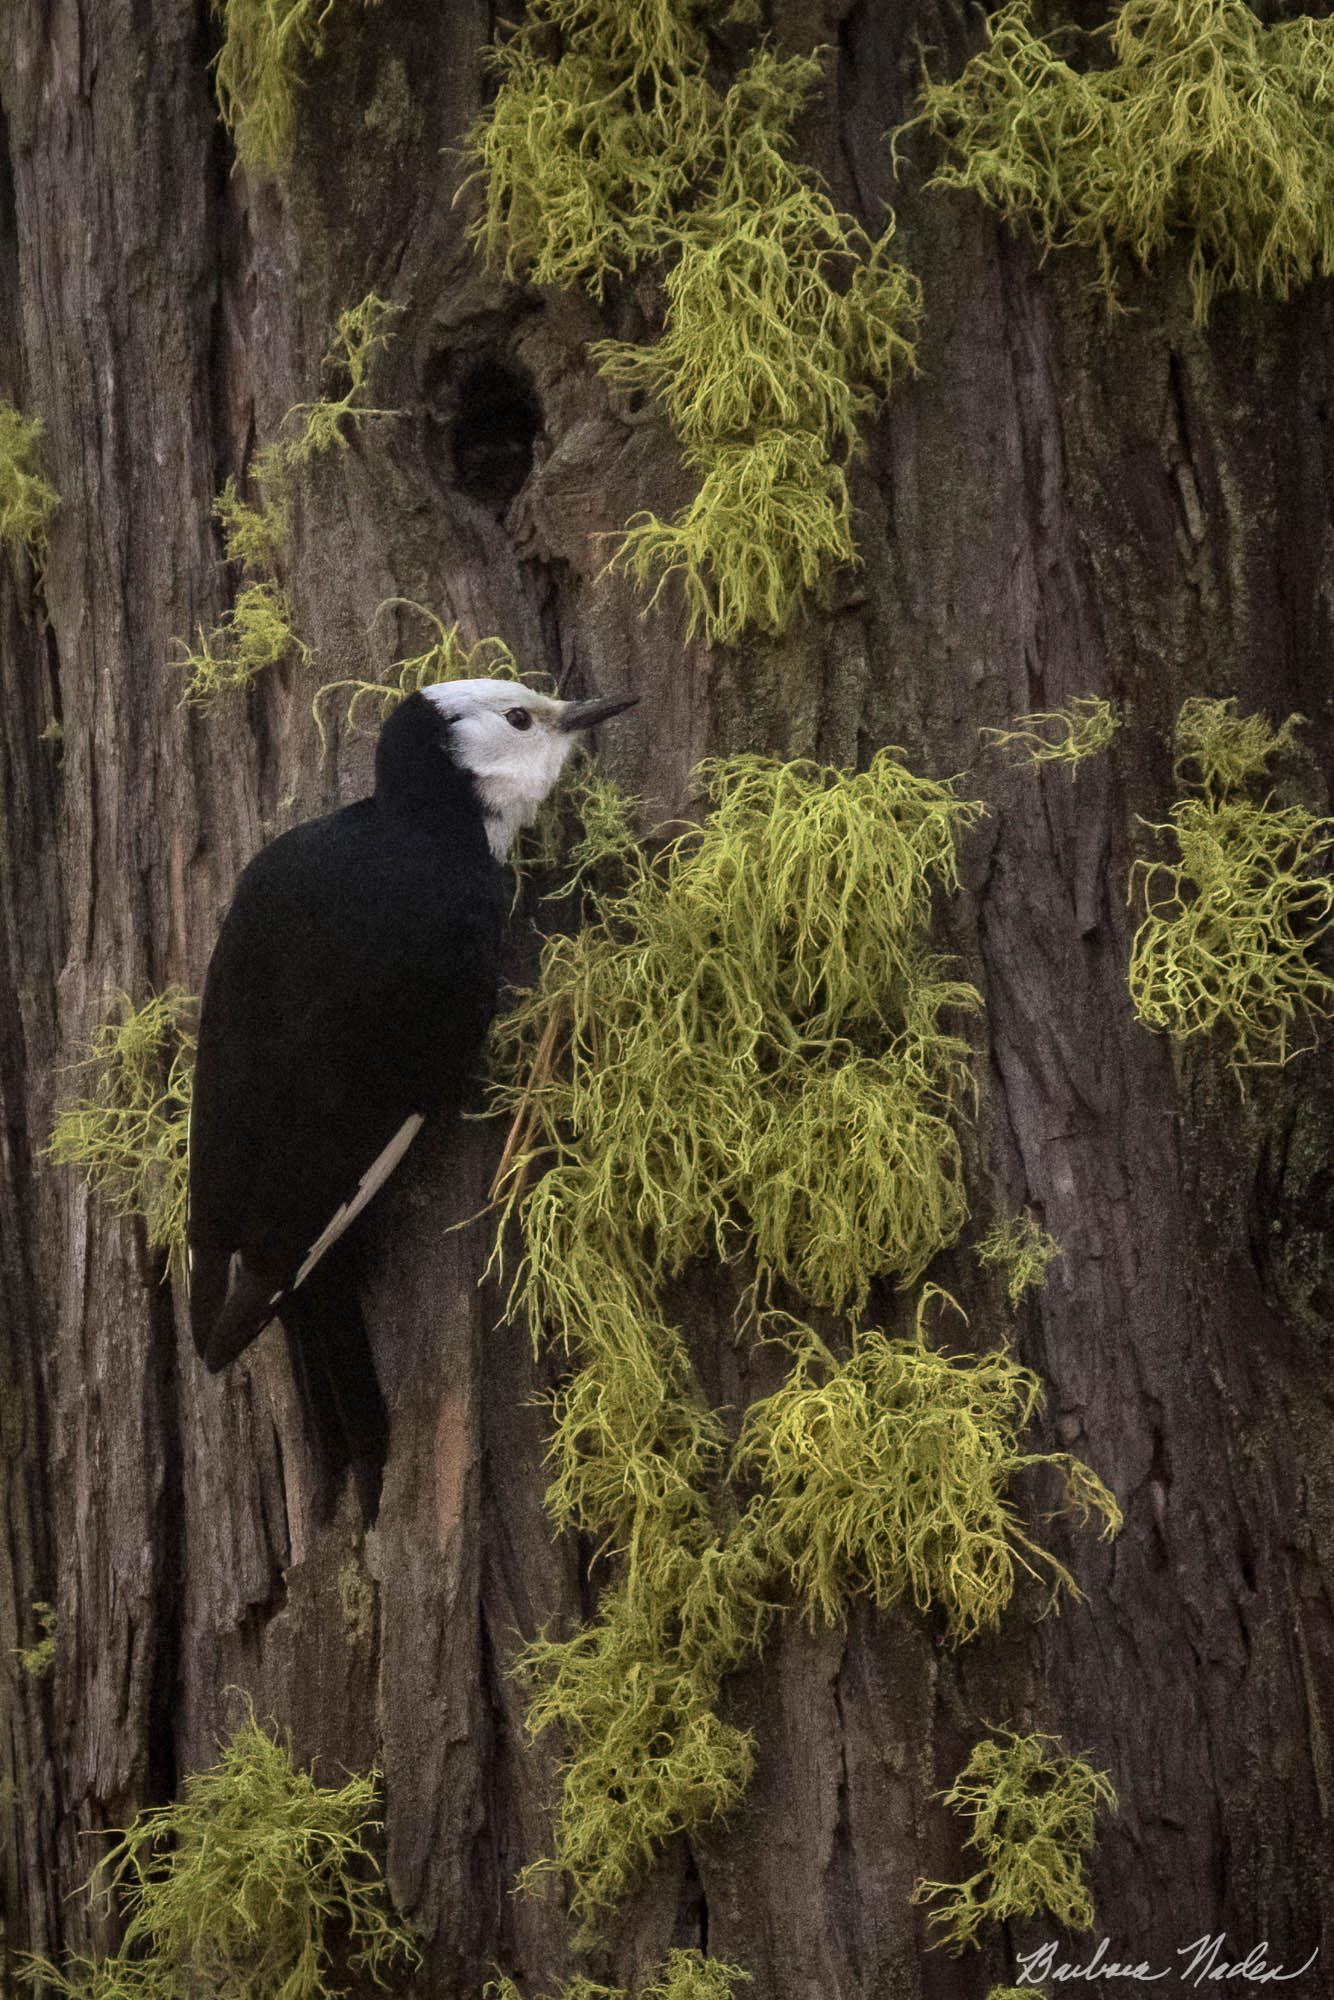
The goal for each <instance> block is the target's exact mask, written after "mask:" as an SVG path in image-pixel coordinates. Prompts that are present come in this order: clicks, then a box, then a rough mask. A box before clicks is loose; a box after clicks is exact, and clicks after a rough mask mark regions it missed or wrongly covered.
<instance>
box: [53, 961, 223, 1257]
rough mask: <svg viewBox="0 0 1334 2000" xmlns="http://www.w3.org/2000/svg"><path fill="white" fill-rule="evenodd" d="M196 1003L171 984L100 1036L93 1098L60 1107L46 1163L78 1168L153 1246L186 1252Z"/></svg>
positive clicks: (127, 1007) (94, 1051)
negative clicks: (133, 1218) (138, 1224)
mask: <svg viewBox="0 0 1334 2000" xmlns="http://www.w3.org/2000/svg"><path fill="white" fill-rule="evenodd" d="M194 1008H195V1002H194V1001H193V1000H192V999H191V998H190V997H189V995H188V994H185V993H183V992H181V990H180V988H179V987H175V986H170V987H168V988H167V989H166V991H165V992H162V993H158V994H155V995H154V996H153V997H152V998H151V999H149V1000H147V1001H146V1002H145V1003H144V1005H143V1006H142V1007H139V1008H135V1007H134V1006H133V1005H132V1004H131V1002H130V1001H129V1000H128V999H127V998H126V997H125V996H124V995H122V996H121V1002H120V1018H119V1020H116V1021H108V1022H105V1023H104V1024H103V1026H102V1027H100V1028H99V1029H98V1030H97V1032H96V1034H95V1035H94V1036H93V1039H92V1043H91V1045H90V1047H89V1050H88V1054H87V1056H86V1058H85V1059H84V1061H83V1062H82V1063H81V1064H79V1065H78V1069H79V1070H80V1071H82V1072H85V1073H86V1074H87V1076H88V1079H89V1088H88V1092H87V1094H86V1095H84V1096H81V1097H78V1098H76V1099H74V1100H73V1101H72V1102H70V1103H67V1104H66V1105H64V1106H63V1108H62V1109H61V1111H60V1113H59V1116H58V1117H57V1119H56V1122H55V1127H54V1129H53V1131H52V1133H51V1140H50V1144H49V1145H48V1147H47V1149H46V1157H47V1158H48V1159H50V1160H53V1161H54V1162H55V1164H56V1165H57V1166H69V1167H77V1168H78V1169H79V1171H80V1172H81V1173H82V1174H83V1177H84V1179H85V1180H86V1181H87V1182H88V1185H89V1187H90V1188H91V1189H92V1190H93V1193H94V1194H95V1195H96V1196H97V1197H98V1199H99V1200H100V1201H102V1202H105V1203H106V1204H107V1206H108V1207H109V1208H110V1209H111V1210H112V1212H113V1214H116V1215H137V1216H140V1217H142V1219H143V1222H144V1226H145V1228H146V1230H147V1233H148V1241H149V1243H150V1245H151V1246H152V1247H153V1248H154V1249H159V1250H165V1251H167V1252H169V1253H170V1254H172V1255H175V1254H176V1253H177V1252H178V1251H182V1250H184V1247H185V1199H186V1169H187V1147H188V1139H189V1130H190V1086H191V1082H192V1079H193V1074H194V1050H195V1043H194V1035H193V1033H192V1031H191V1027H190V1023H191V1020H192V1018H193V1014H194Z"/></svg>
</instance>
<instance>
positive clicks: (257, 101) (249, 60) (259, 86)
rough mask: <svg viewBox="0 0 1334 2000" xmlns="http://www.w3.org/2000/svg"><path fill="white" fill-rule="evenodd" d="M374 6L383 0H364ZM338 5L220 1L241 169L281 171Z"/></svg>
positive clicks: (220, 60) (228, 110) (316, 0)
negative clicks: (305, 74)
mask: <svg viewBox="0 0 1334 2000" xmlns="http://www.w3.org/2000/svg"><path fill="white" fill-rule="evenodd" d="M362 4H363V5H364V6H367V7H373V6H376V5H378V0H362ZM333 5H334V0H213V11H214V13H215V14H218V15H220V16H221V19H222V47H221V49H219V51H218V55H217V59H216V62H215V65H214V83H215V86H216V88H217V93H218V110H219V113H220V114H221V117H222V122H223V124H224V125H225V126H226V127H227V130H228V131H229V132H230V133H231V134H232V137H233V139H234V141H235V144H236V158H237V164H238V165H240V166H244V167H251V168H255V169H258V170H259V171H261V172H265V173H277V172H279V170H280V169H281V168H283V167H285V166H286V165H287V162H288V160H289V159H290V158H291V154H292V142H293V139H294V137H295V134H296V108H297V102H298V99H299V97H300V94H301V87H302V83H301V77H302V71H303V69H304V68H305V65H306V64H307V63H308V62H314V61H316V60H318V58H319V57H320V56H322V55H323V53H324V24H325V22H326V20H327V19H328V17H329V13H330V10H331V8H332V6H333Z"/></svg>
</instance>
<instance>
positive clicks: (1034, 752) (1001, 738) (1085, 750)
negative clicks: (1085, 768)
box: [979, 694, 1121, 778]
mask: <svg viewBox="0 0 1334 2000" xmlns="http://www.w3.org/2000/svg"><path fill="white" fill-rule="evenodd" d="M1120 727H1121V718H1120V716H1119V715H1118V714H1117V712H1116V710H1115V709H1114V708H1113V707H1112V704H1111V703H1110V702H1109V701H1108V700H1106V699H1105V697H1104V696H1102V695H1097V694H1080V695H1076V696H1075V698H1074V700H1073V701H1071V702H1068V703H1067V704H1066V706H1065V707H1064V708H1043V709H1037V710H1035V711H1034V712H1033V713H1032V714H1029V715H1016V717H1015V719H1014V722H1013V724H1012V725H1011V727H1010V728H1009V729H982V730H981V731H980V732H979V734H980V735H982V736H985V737H989V738H990V739H991V741H992V742H993V743H994V744H995V745H996V748H997V749H998V750H1010V751H1013V753H1014V760H1015V762H1016V763H1023V764H1029V765H1032V766H1033V767H1034V768H1035V769H1036V768H1038V767H1039V766H1040V765H1043V764H1065V765H1067V766H1068V767H1069V771H1070V776H1071V777H1072V778H1074V777H1075V776H1077V774H1078V771H1079V767H1080V765H1081V764H1082V763H1084V761H1085V760H1086V759H1087V758H1089V757H1096V756H1098V755H1099V754H1100V753H1101V752H1102V751H1104V750H1105V749H1106V748H1107V747H1108V745H1109V744H1110V742H1111V740H1112V738H1113V737H1114V736H1115V734H1116V732H1117V730H1118V729H1119V728H1120Z"/></svg>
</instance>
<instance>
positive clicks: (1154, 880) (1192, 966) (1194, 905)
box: [1129, 697, 1334, 1069]
mask: <svg viewBox="0 0 1334 2000" xmlns="http://www.w3.org/2000/svg"><path fill="white" fill-rule="evenodd" d="M1235 706H1236V704H1235V703H1234V702H1232V701H1214V700H1209V699H1207V698H1204V697H1196V698H1193V699H1192V700H1190V701H1188V702H1187V703H1186V704H1185V706H1184V707H1183V708H1182V710H1181V714H1180V716H1179V717H1178V720H1177V730H1176V748H1177V762H1176V766H1175V775H1176V778H1177V781H1178V783H1181V784H1186V783H1195V784H1198V786H1199V788H1200V791H1201V796H1200V797H1198V798H1190V799H1182V800H1180V801H1179V802H1178V803H1177V804H1176V805H1174V806H1173V808H1172V816H1171V818H1170V820H1169V821H1167V822H1166V823H1165V824H1163V825H1151V826H1150V828H1149V831H1150V832H1151V833H1156V834H1161V835H1163V836H1165V837H1167V838H1170V839H1171V840H1173V841H1174V842H1175V844H1176V848H1177V854H1178V857H1179V858H1178V859H1177V860H1175V861H1136V862H1135V863H1134V865H1133V867H1132V869H1131V874H1130V895H1131V898H1132V900H1133V898H1134V897H1135V894H1136V890H1137V889H1139V890H1141V891H1142V894H1143V899H1144V905H1145V908H1146V909H1147V915H1146V916H1145V918H1144V921H1143V923H1142V924H1141V925H1140V927H1139V929H1138V931H1137V932H1136V933H1135V939H1134V943H1133V944H1132V946H1131V957H1130V974H1129V983H1130V997H1131V1001H1132V1003H1133V1005H1134V1009H1135V1015H1136V1018H1137V1019H1138V1020H1140V1021H1142V1022H1144V1024H1145V1026H1146V1027H1150V1028H1156V1029H1158V1030H1159V1031H1160V1032H1162V1033H1165V1034H1169V1035H1171V1036H1172V1038H1173V1040H1175V1041H1188V1040H1189V1039H1190V1038H1191V1037H1192V1036H1194V1035H1200V1034H1208V1033H1209V1032H1211V1031H1212V1030H1213V1029H1214V1028H1216V1027H1221V1026H1227V1027H1228V1028H1230V1029H1231V1031H1232V1036H1233V1043H1234V1048H1233V1055H1232V1064H1233V1067H1234V1068H1235V1069H1243V1068H1249V1067H1255V1066H1258V1065H1263V1064H1281V1063H1285V1062H1287V1061H1288V1060H1289V1058H1290V1057H1292V1056H1294V1055H1296V1054H1297V1053H1298V1047H1297V1046H1294V1045H1292V1043H1291V1041H1290V1037H1291V1036H1292V1035H1293V1033H1294V1031H1295V1030H1296V1029H1297V1028H1298V1027H1299V1026H1300V1025H1301V1024H1303V1023H1309V1022H1310V1021H1311V1019H1312V1017H1313V1016H1315V1017H1324V1016H1327V1015H1328V1014H1329V1013H1330V1012H1331V1011H1334V978H1331V976H1330V975H1329V974H1328V973H1327V972H1324V971H1323V970H1322V969H1321V968H1320V966H1319V965H1318V964H1317V963H1316V962H1315V958H1314V952H1315V948H1316V946H1317V945H1318V944H1319V942H1320V939H1321V938H1322V937H1324V936H1325V935H1326V933H1327V932H1328V931H1329V930H1330V929H1331V927H1332V926H1334V880H1332V879H1331V877H1330V875H1329V873H1328V861H1327V857H1328V855H1329V854H1330V853H1331V851H1334V820H1329V819H1317V818H1316V817H1315V815H1314V814H1313V813H1310V812H1308V811H1307V810H1306V808H1305V807H1304V806H1297V805H1293V806H1278V805H1275V804H1274V803H1273V802H1272V796H1270V797H1266V798H1265V799H1264V800H1263V802H1262V803H1260V804H1258V805H1257V804H1256V803H1255V801H1254V800H1253V799H1250V798H1247V797H1246V796H1245V792H1244V787H1245V786H1246V785H1247V784H1248V783H1252V782H1254V781H1255V780H1257V779H1259V778H1261V777H1262V776H1263V775H1264V774H1265V771H1266V767H1267V765H1268V763H1269V760H1270V759H1271V757H1272V756H1273V755H1274V754H1275V753H1276V752H1277V751H1278V750H1280V749H1283V748H1288V747H1291V743H1292V732H1293V730H1294V728H1295V727H1296V726H1297V725H1298V724H1299V723H1300V722H1301V720H1302V718H1301V717H1300V716H1297V715H1292V716H1289V717H1288V719H1287V721H1286V722H1285V723H1284V724H1283V725H1282V727H1281V728H1280V729H1278V730H1274V729H1272V728H1271V727H1270V726H1269V724H1268V723H1267V722H1266V721H1265V720H1264V718H1263V717H1262V716H1258V715H1249V716H1238V715H1236V714H1235V713H1234V712H1233V711H1234V709H1235Z"/></svg>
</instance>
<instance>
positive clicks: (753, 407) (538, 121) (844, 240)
mask: <svg viewBox="0 0 1334 2000" xmlns="http://www.w3.org/2000/svg"><path fill="white" fill-rule="evenodd" d="M702 11H703V10H702V9H701V8H700V7H699V6H698V5H691V4H689V0H634V4H631V5H624V4H622V0H535V4H534V6H533V7H532V8H531V9H530V11H529V14H528V16H527V19H526V20H525V23H524V25H523V26H522V27H521V28H520V29H519V30H518V31H517V33H516V34H515V35H514V36H513V37H512V38H511V39H510V40H508V41H507V42H505V43H503V44H502V45H501V46H500V47H499V48H498V50H497V51H496V54H495V57H494V65H495V68H496V69H497V71H498V73H499V76H500V89H499V92H498V95H497V97H496V100H495V103H494V105H493V106H492V107H491V108H490V109H489V110H488V111H487V112H486V113H485V114H484V116H483V117H482V118H481V119H479V121H478V123H477V124H476V126H475V127H474V128H473V131H472V133H471V135H470V138H469V142H468V150H469V154H470V156H471V158H472V160H473V161H474V163H475V164H476V166H477V168H478V170H479V173H480V177H481V179H482V180H483V182H484V186H485V206H484V209H483V212H482V214H481V216H480V217H479V219H478V221H477V222H476V224H475V225H474V228H473V235H474V239H475V240H476V242H477V243H478V244H479V246H480V247H481V249H482V251H483V253H484V254H485V255H486V256H487V257H488V259H489V260H490V261H491V262H492V263H495V264H498V265H500V266H502V267H503V268H504V269H505V270H506V271H507V272H508V273H509V275H510V276H511V277H516V278H526V279H530V280H532V281H534V282H536V283H538V284H553V285H562V286H566V287H570V286H575V285H583V286H585V287H587V288H588V289H589V290H590V291H591V292H592V293H593V294H594V296H595V297H598V298H600V297H601V296H602V293H603V289H604V287H605V284H606V282H607V279H608V278H609V277H611V276H620V275H625V274H627V273H629V272H633V271H634V270H636V269H637V268H638V267H639V266H640V265H641V264H642V263H644V262H645V261H646V260H650V259H654V260H658V259H660V260H663V261H665V262H666V264H667V267H668V268H667V272H666V278H665V286H666V294H667V314H666V321H665V324H664V328H663V333H662V337H661V339H660V340H658V341H657V342H656V343H654V344H652V345H648V346H637V345H635V344H633V343H629V342H624V341H604V342H601V343H599V344H598V345H597V347H596V348H595V349H594V353H595V355H596V358H597V359H598V360H599V362H600V365H601V369H602V372H603V374H604V375H605V376H606V377H607V378H608V380H610V381H612V382H615V383H618V384H621V385H624V386H627V387H630V388H634V389H642V390H645V391H647V392H649V393H651V394H652V395H654V396H656V397H657V398H658V400H659V402H660V403H661V405H662V407H663V409H664V411H665V412H666V414H667V415H668V416H669V418H670V419H671V421H672V423H673V425H674V427H675V429H676V431H677V434H678V436H679V437H680V439H681V442H682V445H683V447H684V451H685V458H686V462H687V464H688V465H689V466H690V467H691V469H692V470H693V471H695V472H698V473H699V475H700V482H701V483H700V487H699V491H698V493H697V495H696V497H695V499H694V500H693V501H692V502H691V503H690V505H689V506H688V507H686V508H685V509H684V510H683V511H682V512H681V513H680V514H679V515H678V516H677V517H676V519H675V520H673V521H671V522H664V521H662V520H660V519H658V517H657V516H656V515H654V514H645V515H643V516H639V517H636V519H635V520H634V521H633V522H632V523H631V524H630V528H629V531H628V533H627V536H626V539H625V541H624V542H623V543H622V545H621V548H620V550H619V551H618V553H617V555H616V557H615V559H614V560H615V561H616V562H617V563H619V564H621V565H622V566H624V567H625V568H627V569H628V570H629V571H630V572H631V573H632V574H633V575H634V576H635V578H636V579H637V581H638V582H639V583H640V584H642V585H644V586H646V587H648V588H651V589H652V590H653V592H654V595H655V596H656V594H657V592H658V591H659V590H661V588H662V587H663V585H664V583H665V582H666V581H667V579H668V578H669V577H673V576H678V577H679V578H680V580H681V583H682V585H683V589H684V595H685V602H686V605H687V608H688V612H689V617H690V623H691V629H692V630H693V629H695V628H696V627H697V626H699V625H701V624H702V625H703V626H704V627H705V629H706V630H707V631H708V633H709V635H710V636H711V637H712V638H715V639H719V640H723V641H726V642H732V641H735V640H737V639H739V638H740V637H741V635H742V633H743V632H745V631H747V630H751V629H753V630H758V631H763V632H781V631H783V630H784V629H785V628H786V627H787V626H788V625H789V624H790V623H791V621H792V618H793V616H794V615H795V613H796V611H797V609H798V607H799V605H800V604H801V602H802V599H803V597H804V596H805V594H806V593H808V592H809V591H811V590H812V589H813V588H814V587H815V586H816V584H817V583H818V582H819V580H820V578H821V576H822V575H823V574H824V573H825V572H826V571H827V570H828V568H829V567H830V566H831V565H832V564H834V563H837V562H851V561H854V560H855V558H856V548H855V544H854V542H853V538H852V522H851V506H850V502H849V498H848V487H847V479H846V475H845V471H844V465H845V463H846V460H847V459H848V458H849V456H850V455H851V454H852V452H853V451H854V450H855V449H856V448H857V445H858V433H857V425H858V422H859V420H860V419H861V418H862V417H863V416H865V415H866V414H867V413H868V412H869V411H870V410H871V409H872V408H873V407H874V406H875V405H876V403H877V402H878V401H880V400H881V398H883V397H884V396H885V395H886V394H887V393H888V391H889V387H890V383H891V379H892V376H893V373H894V370H895V369H896V368H897V369H902V368H905V367H911V366H912V358H913V347H912V341H913V335H914V332H915V329H916V324H917V319H918V315H919V311H920V287H919V286H918V283H917V280H916V279H915V278H913V277H912V276H911V275H910V274H909V273H908V272H907V271H905V270H904V269H903V268H902V267H901V266H900V265H898V264H896V263H895V262H894V261H893V258H892V256H891V255H890V249H889V244H890V237H891V236H892V234H893V223H892V221H891V223H890V224H889V226H888V228H887V229H886V231H885V233H884V234H883V235H882V236H881V237H880V238H879V239H878V240H877V241H875V242H872V240H871V239H870V238H869V237H868V236H867V235H866V233H865V232H864V231H863V230H862V229H861V228H860V226H859V225H858V224H857V223H856V222H855V221H853V219H852V218H851V217H850V216H847V215H843V214H840V212H839V211H838V210H837V209H836V208H835V207H834V206H833V204H832V203H831V202H830V200H829V198H828V196H827V195H826V194H825V192H824V191H823V189H822V187H821V186H820V184H819V182H818V180H817V178H816V177H815V175H814V174H812V173H811V172H810V171H809V170H807V169H805V168H802V167H800V166H799V165H797V164H796V163H795V162H794V161H793V160H792V159H791V157H790V133H791V127H792V123H793V120H794V118H795V117H796V114H797V112H798V110H799V109H800V108H801V106H802V104H803V103H804V102H805V100H806V98H807V97H808V96H809V94H810V92H811V90H812V89H813V88H814V87H815V85H816V83H817V81H818V78H819V75H820V64H819V61H818V59H817V58H816V57H813V56H794V57H789V58H786V59H781V58H779V57H777V56H776V55H774V54H773V53H772V52H771V51H769V50H761V51H760V52H759V53H758V54H757V55H756V56H755V58H754V60H753V61H752V62H751V63H750V65H749V66H748V67H747V68H746V69H745V70H743V71H742V73H741V75H740V76H739V77H738V78H737V79H736V81H735V83H734V84H733V85H732V87H731V89H730V90H728V91H726V92H725V93H724V92H721V91H719V90H717V89H716V88H715V87H714V86H713V85H712V84H711V83H710V82H709V81H708V79H707V76H706V74H705V64H706V58H707V48H706V44H705V39H704V36H703V33H702V31H701V29H700V28H699V26H698V25H697V21H698V19H699V17H700V15H701V14H702ZM553 33H555V34H556V35H558V36H559V39H560V46H561V53H560V55H559V56H558V57H557V58H556V59H555V60H552V59H550V58H549V57H548V55H547V53H546V49H547V45H548V43H549V39H550V37H551V36H552V34H553Z"/></svg>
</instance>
